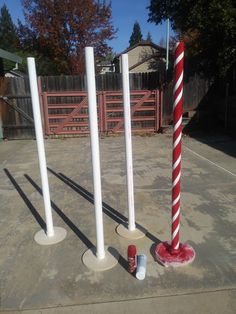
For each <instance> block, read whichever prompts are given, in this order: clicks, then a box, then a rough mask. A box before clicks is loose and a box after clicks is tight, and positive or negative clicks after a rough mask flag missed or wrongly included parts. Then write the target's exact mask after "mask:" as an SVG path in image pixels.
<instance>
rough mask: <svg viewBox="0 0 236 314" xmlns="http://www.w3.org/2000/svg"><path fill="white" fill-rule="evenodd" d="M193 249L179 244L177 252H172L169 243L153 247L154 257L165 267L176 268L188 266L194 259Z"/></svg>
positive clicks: (184, 244)
mask: <svg viewBox="0 0 236 314" xmlns="http://www.w3.org/2000/svg"><path fill="white" fill-rule="evenodd" d="M195 255H196V253H195V251H194V249H193V248H192V247H191V246H190V245H188V244H186V243H180V244H179V249H178V250H176V251H175V250H173V249H172V247H171V245H170V243H169V242H162V243H159V244H158V245H157V246H156V247H155V257H156V260H157V261H158V262H160V263H161V264H163V265H164V266H165V267H169V266H172V267H178V266H184V265H187V264H190V263H192V262H193V260H194V258H195Z"/></svg>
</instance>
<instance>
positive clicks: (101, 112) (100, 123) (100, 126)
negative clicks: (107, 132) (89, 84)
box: [97, 92, 104, 134]
mask: <svg viewBox="0 0 236 314" xmlns="http://www.w3.org/2000/svg"><path fill="white" fill-rule="evenodd" d="M97 98H98V120H99V131H100V134H103V133H104V129H103V116H104V112H103V105H102V92H98V94H97Z"/></svg>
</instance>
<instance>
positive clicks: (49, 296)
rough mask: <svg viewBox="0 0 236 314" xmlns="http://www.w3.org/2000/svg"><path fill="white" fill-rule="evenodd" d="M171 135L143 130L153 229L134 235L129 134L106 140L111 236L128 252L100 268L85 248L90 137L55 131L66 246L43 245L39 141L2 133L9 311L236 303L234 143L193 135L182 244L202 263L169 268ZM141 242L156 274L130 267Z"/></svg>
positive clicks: (142, 173)
mask: <svg viewBox="0 0 236 314" xmlns="http://www.w3.org/2000/svg"><path fill="white" fill-rule="evenodd" d="M171 141H172V140H171V136H170V135H168V134H165V135H161V134H158V135H156V136H152V137H139V136H136V137H133V160H134V187H135V208H136V221H137V223H138V224H140V225H141V226H143V227H145V228H146V229H147V230H148V233H147V235H146V237H145V238H143V239H141V240H135V241H129V240H126V239H124V238H121V237H119V236H118V235H117V234H116V232H115V228H116V226H117V225H118V224H119V223H122V222H124V221H126V219H127V215H128V210H127V204H126V203H127V195H126V194H127V192H126V176H125V158H124V157H125V155H124V139H123V137H109V138H105V139H101V140H100V150H101V163H102V189H103V201H104V207H103V209H104V215H103V217H104V233H105V244H106V245H108V246H111V247H113V248H115V249H116V250H117V251H118V253H119V256H120V257H119V263H118V264H117V266H116V267H115V268H113V269H111V270H108V271H105V272H93V271H91V270H89V269H88V268H87V267H86V266H85V265H84V264H83V262H82V260H81V257H82V255H83V253H84V252H85V251H86V250H87V249H88V248H91V247H92V246H94V245H96V236H95V221H94V206H93V204H92V199H93V195H92V193H93V184H92V172H91V158H90V157H91V156H90V141H89V138H76V139H75V138H74V139H65V140H46V141H45V146H46V154H47V163H48V167H49V168H50V170H49V172H48V173H49V182H50V192H51V200H52V201H53V204H52V207H53V218H54V224H55V226H61V227H64V228H65V229H66V230H67V237H66V239H65V240H64V241H63V242H61V243H58V244H56V245H51V246H40V245H38V244H37V243H36V242H35V241H34V234H35V233H36V232H37V231H38V230H40V229H41V228H44V226H45V222H44V207H43V202H42V196H41V194H40V191H41V190H40V187H41V182H40V176H39V170H38V160H37V150H36V142H35V141H33V140H31V141H9V142H1V143H0V152H1V154H0V162H1V170H0V171H1V176H0V213H1V220H0V243H1V246H0V304H1V305H0V310H1V312H2V313H48V314H51V313H53V314H55V313H59V314H60V313H85V314H87V313H98V314H99V313H171V314H172V313H193V314H194V313H236V245H235V244H236V240H235V236H236V232H235V230H236V229H235V222H236V207H235V203H236V159H235V157H236V143H235V142H233V141H232V140H230V139H229V138H227V137H217V138H216V137H214V138H213V137H208V138H207V137H204V138H200V139H193V138H188V137H184V139H183V154H182V194H181V197H182V200H181V242H186V241H187V242H188V243H189V244H191V245H192V246H193V247H194V249H195V251H196V259H195V261H194V262H193V263H192V264H190V265H188V266H184V267H178V268H165V267H163V266H161V265H160V264H158V263H157V262H155V260H154V258H153V255H152V252H153V247H155V244H157V243H159V242H160V241H165V240H169V239H170V223H171V219H170V218H171V214H170V213H171V205H170V204H171V146H172V142H171ZM131 243H133V244H135V245H136V246H137V249H138V253H139V254H140V253H145V254H147V257H148V263H147V273H146V278H145V280H143V281H139V280H137V279H136V278H135V277H133V276H131V275H130V274H129V273H128V272H127V262H126V252H127V246H128V245H129V244H131Z"/></svg>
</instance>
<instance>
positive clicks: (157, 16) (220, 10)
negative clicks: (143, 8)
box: [148, 0, 236, 77]
mask: <svg viewBox="0 0 236 314" xmlns="http://www.w3.org/2000/svg"><path fill="white" fill-rule="evenodd" d="M148 9H149V21H150V22H154V23H156V24H159V23H161V22H162V21H163V20H165V19H167V18H169V19H170V21H171V25H172V28H173V29H174V30H176V31H178V32H179V33H181V34H182V36H183V38H184V41H185V42H186V50H187V53H188V54H189V56H190V57H192V58H194V59H195V60H196V61H195V64H196V65H197V66H198V70H199V71H202V72H204V73H205V74H207V75H208V76H210V77H214V76H225V75H226V73H227V71H228V69H229V68H230V67H231V66H232V64H233V63H234V62H235V59H236V48H235V42H236V23H235V17H236V8H235V4H234V1H233V0H225V1H222V0H196V1H189V0H175V1H170V0H165V1H161V0H151V1H150V6H149V7H148Z"/></svg>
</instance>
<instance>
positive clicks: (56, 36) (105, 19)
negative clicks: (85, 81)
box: [18, 0, 116, 74]
mask: <svg viewBox="0 0 236 314" xmlns="http://www.w3.org/2000/svg"><path fill="white" fill-rule="evenodd" d="M22 3H23V7H24V14H25V19H26V25H23V24H22V23H19V28H18V33H19V36H20V40H21V43H22V45H23V46H24V47H25V49H26V50H33V51H36V52H37V53H38V54H39V55H40V56H43V57H45V58H46V59H48V60H50V61H51V63H53V67H52V68H51V69H50V72H51V73H48V74H77V73H81V72H83V71H84V48H85V47H86V46H93V47H94V49H95V55H96V57H97V58H98V59H101V58H104V57H105V56H106V55H107V54H108V53H110V52H111V48H110V47H109V46H108V44H107V41H108V40H111V39H113V38H114V35H115V33H116V30H115V29H114V27H113V25H112V23H111V3H109V4H106V1H95V0H86V1H85V0H67V1H65V0H22Z"/></svg>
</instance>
